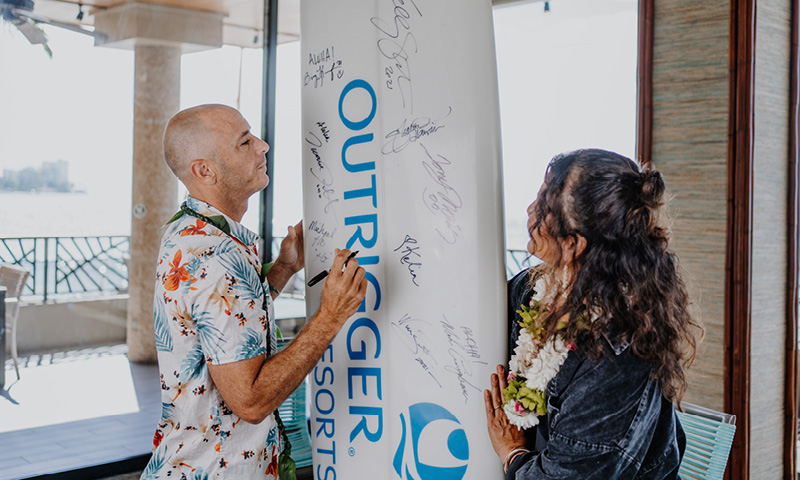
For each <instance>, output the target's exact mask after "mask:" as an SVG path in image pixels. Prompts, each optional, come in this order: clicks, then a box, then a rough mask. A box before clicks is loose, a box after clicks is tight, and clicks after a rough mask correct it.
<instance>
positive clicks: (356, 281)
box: [319, 249, 367, 327]
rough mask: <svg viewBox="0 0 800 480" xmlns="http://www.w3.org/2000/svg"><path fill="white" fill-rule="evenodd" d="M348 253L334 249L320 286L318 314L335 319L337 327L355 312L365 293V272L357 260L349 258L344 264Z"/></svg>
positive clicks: (348, 251)
mask: <svg viewBox="0 0 800 480" xmlns="http://www.w3.org/2000/svg"><path fill="white" fill-rule="evenodd" d="M349 255H350V250H347V249H345V250H338V249H337V250H336V257H334V259H333V266H332V267H331V270H330V272H329V273H328V276H327V277H326V278H325V285H323V287H322V297H321V299H320V306H319V314H320V315H323V316H325V317H328V318H331V319H333V320H335V321H336V322H337V323H338V326H339V327H341V325H342V324H344V322H345V321H346V320H347V319H348V318H350V316H352V315H353V314H355V313H356V310H358V306H359V305H361V302H362V301H363V300H364V296H365V295H366V294H367V280H366V279H365V278H364V274H365V273H366V272H365V270H364V268H363V267H359V266H358V260H356V259H355V258H351V259H350V260H349V261H348V262H347V266H345V265H344V263H345V260H347V257H348V256H349ZM343 268H344V270H342V269H343Z"/></svg>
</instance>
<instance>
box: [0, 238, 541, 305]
mask: <svg viewBox="0 0 800 480" xmlns="http://www.w3.org/2000/svg"><path fill="white" fill-rule="evenodd" d="M281 240H283V238H275V239H273V243H272V249H273V252H274V254H275V255H277V253H278V252H279V251H280V242H281ZM129 257H130V239H129V237H127V236H103V237H99V236H94V237H14V238H0V262H4V263H13V264H16V265H19V266H22V267H24V268H27V269H28V270H30V272H31V275H30V277H28V281H27V283H26V285H25V290H24V291H23V299H25V300H26V301H29V302H30V301H42V302H44V301H47V300H48V299H53V298H54V297H59V296H93V295H94V296H96V295H107V294H119V293H126V292H127V291H128V259H129ZM536 263H538V260H536V259H535V258H534V257H531V256H530V254H529V253H528V252H526V251H525V250H506V274H507V276H508V278H511V277H513V276H514V275H515V274H516V273H518V272H519V271H521V270H523V269H525V268H528V267H530V266H532V265H535V264H536ZM297 284H298V288H296V289H295V290H297V291H294V290H292V291H291V292H290V293H292V294H300V295H302V294H303V293H304V291H303V290H304V289H303V288H302V287H303V282H302V279H301V281H299V282H297ZM287 290H290V289H287Z"/></svg>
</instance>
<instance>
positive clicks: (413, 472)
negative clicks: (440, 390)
mask: <svg viewBox="0 0 800 480" xmlns="http://www.w3.org/2000/svg"><path fill="white" fill-rule="evenodd" d="M400 423H401V424H402V434H401V436H400V445H399V446H398V447H397V452H396V453H395V455H394V461H393V462H392V466H393V467H394V471H395V472H397V474H398V475H399V476H400V478H402V479H404V480H461V479H463V478H464V474H465V473H466V472H467V460H469V442H468V441H467V433H466V432H465V431H464V429H463V428H462V427H461V422H459V421H458V418H456V417H455V415H453V414H452V413H450V411H449V410H447V409H446V408H444V407H442V406H441V405H437V404H435V403H426V402H423V403H415V404H414V405H411V406H410V407H408V419H406V416H405V415H404V414H403V413H401V414H400Z"/></svg>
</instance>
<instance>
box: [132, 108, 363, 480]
mask: <svg viewBox="0 0 800 480" xmlns="http://www.w3.org/2000/svg"><path fill="white" fill-rule="evenodd" d="M267 150H269V145H267V144H266V143H265V142H264V141H263V140H261V139H260V138H258V137H256V136H255V135H253V134H252V132H250V125H249V124H248V123H247V121H246V120H245V119H244V118H243V117H242V115H241V114H240V113H239V112H238V111H236V110H235V109H233V108H230V107H227V106H223V105H201V106H198V107H194V108H190V109H187V110H183V111H181V112H179V113H178V114H176V115H175V116H174V117H172V119H171V120H170V121H169V123H168V124H167V128H166V130H165V132H164V157H165V160H166V162H167V165H169V167H170V169H172V171H173V173H175V176H177V177H178V179H179V180H180V181H181V183H183V184H184V185H185V186H186V189H187V190H188V192H189V197H188V198H187V200H186V202H184V203H183V205H182V206H181V211H180V212H178V213H177V214H176V215H175V217H174V218H173V219H172V220H171V221H170V223H168V225H167V229H166V231H165V233H164V237H163V239H162V242H161V250H160V252H159V257H158V266H157V273H156V279H157V280H156V291H155V303H154V304H155V308H154V312H155V313H154V322H155V336H156V346H157V349H158V364H159V370H160V372H161V392H162V395H161V396H162V415H161V420H160V422H159V424H158V427H157V429H156V433H155V437H154V439H153V456H152V457H151V459H150V463H149V464H148V465H147V468H146V469H145V471H144V473H143V474H142V479H171V480H180V479H182V478H187V479H192V478H219V477H221V478H230V479H258V478H261V479H274V478H277V472H278V455H279V453H280V452H279V450H280V433H279V431H278V427H277V424H276V419H275V416H274V415H273V412H275V410H276V409H277V408H278V406H280V404H281V403H282V402H283V401H284V400H285V399H286V398H287V397H288V396H289V395H290V394H291V393H292V392H293V391H294V390H295V389H296V388H297V387H298V385H300V382H302V381H303V379H304V378H305V376H306V375H307V374H308V372H309V371H311V369H312V368H313V367H314V365H315V364H316V363H317V361H318V360H319V358H320V357H321V356H322V353H323V352H324V351H325V349H326V348H327V346H328V345H329V344H330V342H331V341H332V340H333V337H334V336H335V335H336V333H337V332H338V331H339V329H340V328H341V327H342V325H343V324H344V322H345V321H346V320H347V318H349V317H350V316H351V315H353V314H354V313H355V312H356V310H357V309H358V306H359V305H360V304H361V301H362V300H363V298H364V294H365V293H366V280H365V279H364V269H363V268H362V267H359V266H358V262H357V261H356V260H355V259H352V260H350V261H349V262H347V264H346V265H345V259H346V258H347V256H348V254H349V253H350V252H349V251H348V250H341V251H338V252H337V253H336V256H335V258H334V261H333V266H332V268H331V273H330V274H329V275H328V277H327V278H326V280H325V284H324V285H323V287H322V297H321V304H320V308H319V311H318V312H317V313H316V314H315V315H314V316H313V318H312V319H311V320H310V321H309V323H308V324H307V325H306V326H305V328H303V330H302V331H301V332H300V334H299V335H298V336H297V338H296V339H295V340H294V341H293V342H292V343H291V344H290V345H289V346H288V347H287V348H286V349H285V350H283V351H282V352H280V353H277V354H276V339H275V337H276V335H275V324H274V318H273V315H272V300H273V298H274V297H275V296H277V292H279V291H280V290H281V289H282V288H283V287H284V286H285V284H286V282H287V281H288V280H289V278H290V277H291V276H292V275H293V274H295V273H296V272H298V271H299V270H300V269H302V268H303V265H304V256H303V230H302V222H300V223H298V224H297V225H296V226H294V227H289V228H288V232H287V235H286V238H285V239H284V240H283V242H282V243H281V248H280V254H279V255H278V258H277V260H276V261H275V263H274V264H273V265H272V267H271V268H269V269H267V268H262V265H261V262H260V261H259V256H258V251H257V245H258V242H259V238H258V236H257V235H256V234H255V233H253V232H251V231H249V230H248V229H247V228H245V227H244V226H243V225H241V223H239V222H240V221H241V219H242V216H243V215H244V213H245V211H246V210H247V201H248V199H249V198H250V196H251V195H253V194H254V193H256V192H259V191H261V190H262V189H264V188H265V187H266V186H267V184H268V183H269V177H268V176H267V172H266V157H265V154H266V153H267ZM267 270H268V271H267Z"/></svg>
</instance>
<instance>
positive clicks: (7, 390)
mask: <svg viewBox="0 0 800 480" xmlns="http://www.w3.org/2000/svg"><path fill="white" fill-rule="evenodd" d="M275 312H276V318H277V321H278V325H279V327H280V328H281V329H282V331H283V332H284V333H285V334H287V336H293V335H294V334H296V332H297V330H298V329H299V328H300V327H301V326H302V324H303V323H304V322H305V302H304V300H303V299H302V298H293V297H290V296H281V297H279V299H278V301H276V304H275ZM127 350H128V349H127V346H126V345H113V346H103V347H96V348H86V349H80V350H71V351H65V352H52V353H44V354H32V355H27V356H24V357H20V379H19V380H17V376H16V373H15V372H14V367H13V363H12V361H11V360H10V359H8V360H6V362H5V385H4V387H3V388H2V389H0V480H10V479H33V478H37V479H63V480H68V479H80V480H90V479H101V478H104V479H105V478H114V479H116V478H117V477H116V476H115V475H117V474H122V473H127V472H133V471H136V470H138V471H141V470H142V469H143V468H144V465H145V464H146V463H147V460H148V459H149V456H150V452H151V446H152V441H153V434H154V433H155V428H156V424H157V422H158V420H159V418H160V417H161V390H160V388H161V383H160V381H159V373H158V365H156V364H152V365H145V364H136V363H131V362H129V361H128V357H127V355H126V354H127ZM308 470H309V471H308V472H305V474H306V475H305V478H311V477H310V468H309V469H308ZM133 476H134V477H135V476H136V475H135V474H134V475H133ZM128 477H129V476H125V480H127V479H128ZM299 478H301V475H300V472H298V479H299Z"/></svg>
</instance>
